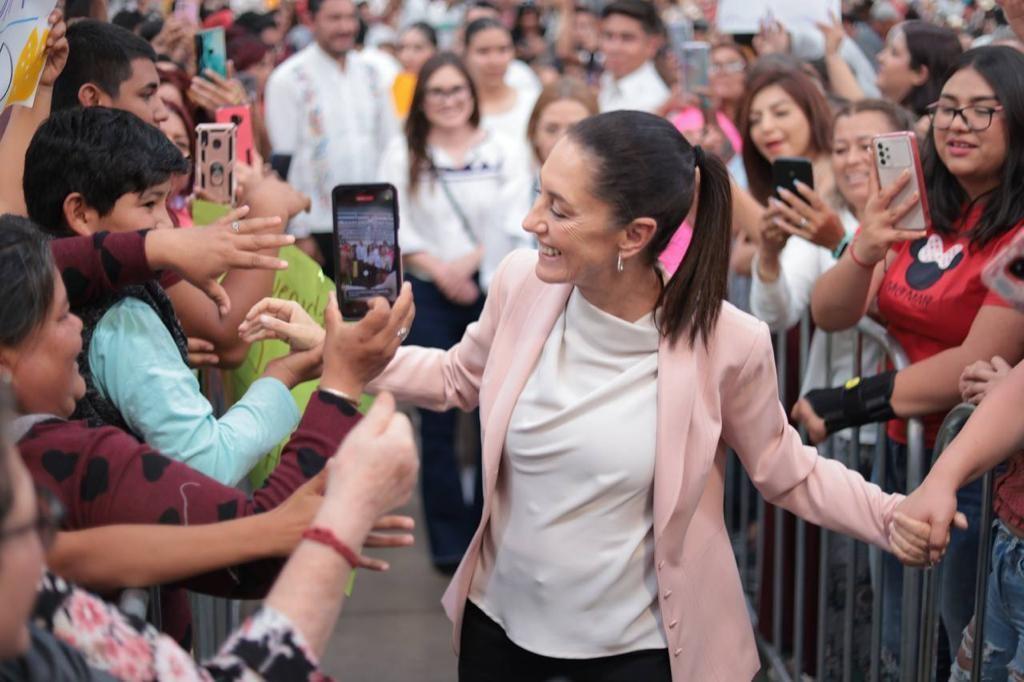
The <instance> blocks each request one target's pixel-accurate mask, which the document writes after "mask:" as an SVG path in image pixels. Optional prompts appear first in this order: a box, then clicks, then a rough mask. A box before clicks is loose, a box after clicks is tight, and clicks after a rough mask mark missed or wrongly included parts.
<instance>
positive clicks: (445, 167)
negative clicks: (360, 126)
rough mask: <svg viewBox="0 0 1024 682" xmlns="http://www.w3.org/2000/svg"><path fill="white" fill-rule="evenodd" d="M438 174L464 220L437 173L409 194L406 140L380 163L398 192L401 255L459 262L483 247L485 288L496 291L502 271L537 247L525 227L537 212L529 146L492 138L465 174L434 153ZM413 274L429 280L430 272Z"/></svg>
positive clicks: (467, 162)
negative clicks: (516, 254) (506, 261)
mask: <svg viewBox="0 0 1024 682" xmlns="http://www.w3.org/2000/svg"><path fill="white" fill-rule="evenodd" d="M428 152H429V153H430V155H431V156H432V157H433V159H434V163H435V164H436V166H437V168H438V172H439V173H440V175H441V177H442V178H443V179H444V182H445V183H446V184H447V186H448V189H449V190H450V192H451V194H452V197H453V198H454V200H455V202H456V203H457V204H458V207H459V209H460V210H461V211H462V213H463V214H464V215H465V217H466V220H467V222H468V223H469V229H470V230H471V231H472V235H473V236H472V238H471V237H470V236H469V235H468V234H467V233H466V228H465V227H463V223H462V220H461V219H460V217H459V212H458V210H456V208H455V206H454V205H453V203H452V201H451V199H449V198H448V195H447V194H446V193H445V191H444V188H443V186H442V185H441V183H440V182H439V181H437V180H435V179H434V177H433V174H432V173H430V171H427V170H424V171H423V172H422V173H421V174H420V179H419V186H418V187H417V188H415V190H412V189H411V188H410V187H409V147H408V142H407V141H406V139H405V137H404V136H398V137H396V138H395V139H394V140H392V142H391V144H390V145H388V148H387V150H386V151H385V152H384V157H383V158H382V159H381V165H380V172H379V175H380V177H381V180H382V181H384V182H390V183H391V184H392V185H394V186H395V189H396V190H397V191H398V209H399V221H400V222H399V224H400V229H399V230H398V244H399V246H400V247H401V249H402V255H405V256H408V255H411V254H414V253H421V252H426V253H429V254H431V255H432V256H435V257H436V258H439V259H440V260H442V261H452V260H455V259H456V258H459V257H461V256H464V255H466V254H468V253H469V252H471V251H473V249H475V248H476V246H477V245H478V244H479V245H481V246H483V247H484V256H483V261H482V263H481V265H480V284H481V286H482V287H483V289H484V291H486V290H487V287H488V286H489V285H490V281H491V277H493V276H494V272H495V270H497V267H498V264H499V263H501V260H502V259H503V258H504V257H505V256H506V255H508V254H509V253H510V252H511V251H513V250H515V249H518V248H523V247H529V246H531V241H530V239H529V235H528V234H527V233H526V232H525V231H524V230H523V228H522V222H523V218H525V217H526V214H527V212H528V211H529V210H530V200H531V195H530V181H531V179H532V176H531V175H530V165H529V160H528V158H527V157H526V155H525V154H524V152H523V149H522V145H516V144H515V143H513V142H512V141H511V140H510V139H509V138H507V137H505V136H504V135H501V134H500V133H493V132H488V133H487V134H486V135H485V136H484V137H483V139H482V140H481V141H480V142H479V143H478V144H477V145H476V146H475V147H473V148H472V149H470V150H469V152H467V154H466V158H465V159H464V160H463V162H462V163H461V164H459V165H458V167H456V166H455V164H454V163H453V161H452V159H451V157H449V156H448V154H447V153H445V151H444V150H443V149H435V148H429V149H428ZM409 272H410V274H413V275H415V276H416V277H419V278H420V279H424V280H429V279H430V277H429V276H428V275H427V274H426V273H424V272H418V271H416V270H413V269H411V268H410V269H409Z"/></svg>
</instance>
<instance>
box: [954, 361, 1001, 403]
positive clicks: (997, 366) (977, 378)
mask: <svg viewBox="0 0 1024 682" xmlns="http://www.w3.org/2000/svg"><path fill="white" fill-rule="evenodd" d="M1011 369H1013V368H1012V367H1011V366H1010V363H1008V362H1007V361H1006V360H1004V359H1003V358H1001V357H999V356H998V355H997V356H995V357H994V358H992V362H986V361H985V360H979V361H978V362H975V363H973V364H970V365H968V366H967V368H966V369H964V371H963V374H961V375H960V395H961V397H962V398H963V399H964V402H967V403H971V404H972V405H980V404H981V401H982V400H984V399H985V396H987V395H988V394H989V393H990V392H991V391H992V389H994V388H995V387H996V386H998V385H999V383H1000V382H1002V381H1003V379H1005V378H1006V375H1007V374H1009V373H1010V370H1011Z"/></svg>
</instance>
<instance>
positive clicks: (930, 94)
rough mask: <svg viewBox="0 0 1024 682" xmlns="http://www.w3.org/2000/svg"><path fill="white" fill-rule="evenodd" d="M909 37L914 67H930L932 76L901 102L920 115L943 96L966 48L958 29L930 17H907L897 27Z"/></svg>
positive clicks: (909, 48) (912, 89) (929, 70)
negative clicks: (916, 18)
mask: <svg viewBox="0 0 1024 682" xmlns="http://www.w3.org/2000/svg"><path fill="white" fill-rule="evenodd" d="M895 30H897V31H901V32H902V33H903V37H904V38H906V40H907V52H908V53H909V54H910V68H911V69H914V70H917V69H920V68H921V67H922V66H923V67H925V68H927V69H928V79H927V80H926V81H925V82H924V83H922V84H921V85H915V86H914V87H913V88H911V90H910V92H909V93H907V96H906V97H904V98H903V101H902V102H900V104H902V105H903V106H905V107H906V108H908V109H910V110H911V111H913V112H914V113H915V114H917V115H918V116H924V115H925V114H926V113H928V105H929V104H931V103H932V102H934V101H935V100H937V99H938V98H939V93H940V92H941V91H942V85H943V83H945V82H946V74H947V72H948V71H949V69H950V68H951V67H952V66H953V64H955V63H956V60H957V57H959V56H960V55H962V54H963V52H964V48H963V46H962V45H961V44H960V38H959V36H957V34H956V31H954V30H952V29H950V28H946V27H945V26H939V25H937V24H933V23H931V22H928V21H921V20H912V21H905V22H903V23H902V24H900V25H899V26H897V27H896V29H895Z"/></svg>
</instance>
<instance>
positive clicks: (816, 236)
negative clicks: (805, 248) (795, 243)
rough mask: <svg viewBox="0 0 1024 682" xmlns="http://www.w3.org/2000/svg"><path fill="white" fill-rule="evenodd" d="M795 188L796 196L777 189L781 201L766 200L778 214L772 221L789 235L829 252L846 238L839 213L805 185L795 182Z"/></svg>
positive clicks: (782, 189) (787, 191)
mask: <svg viewBox="0 0 1024 682" xmlns="http://www.w3.org/2000/svg"><path fill="white" fill-rule="evenodd" d="M796 189H797V191H798V192H799V193H800V195H799V196H797V195H796V194H793V193H792V192H790V191H789V190H788V189H785V188H780V189H779V196H780V197H782V201H779V200H777V199H775V198H772V199H769V204H770V205H771V206H772V207H773V208H776V209H778V211H779V213H780V215H779V216H777V217H776V218H775V224H776V225H777V226H778V227H780V228H781V229H783V230H785V231H786V232H787V233H789V234H791V235H795V236H797V237H802V238H804V239H806V240H807V241H809V242H812V243H814V244H817V245H818V246H824V247H825V248H826V249H828V250H829V251H832V250H834V249H835V248H836V247H837V246H839V243H840V242H841V241H842V240H843V237H845V236H846V228H845V227H843V221H842V220H840V218H839V214H838V213H836V212H835V211H833V210H832V209H831V208H829V206H828V204H826V203H825V202H824V201H823V200H822V198H821V197H820V196H819V195H818V193H817V192H815V191H814V190H813V189H811V188H810V187H808V186H807V185H805V184H804V183H802V182H800V181H797V183H796Z"/></svg>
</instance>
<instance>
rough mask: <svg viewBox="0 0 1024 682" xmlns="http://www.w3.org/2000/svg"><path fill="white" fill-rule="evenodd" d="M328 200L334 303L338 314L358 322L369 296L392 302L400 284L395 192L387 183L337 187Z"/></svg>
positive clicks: (396, 194)
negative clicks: (332, 219) (339, 311)
mask: <svg viewBox="0 0 1024 682" xmlns="http://www.w3.org/2000/svg"><path fill="white" fill-rule="evenodd" d="M331 203H332V208H333V211H332V212H333V215H334V273H335V274H334V278H335V285H336V286H337V288H338V305H339V306H340V307H341V315H342V317H343V318H345V319H346V320H358V319H362V318H363V317H364V316H365V315H366V311H367V305H366V304H367V301H369V299H371V298H374V297H376V296H383V297H384V298H386V299H387V300H388V302H389V303H394V302H395V300H396V299H397V298H398V292H399V289H400V288H401V286H402V255H401V253H400V251H399V248H398V192H397V191H396V190H395V188H394V187H393V186H392V185H389V184H369V185H338V186H337V187H335V188H334V191H333V192H331Z"/></svg>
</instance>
